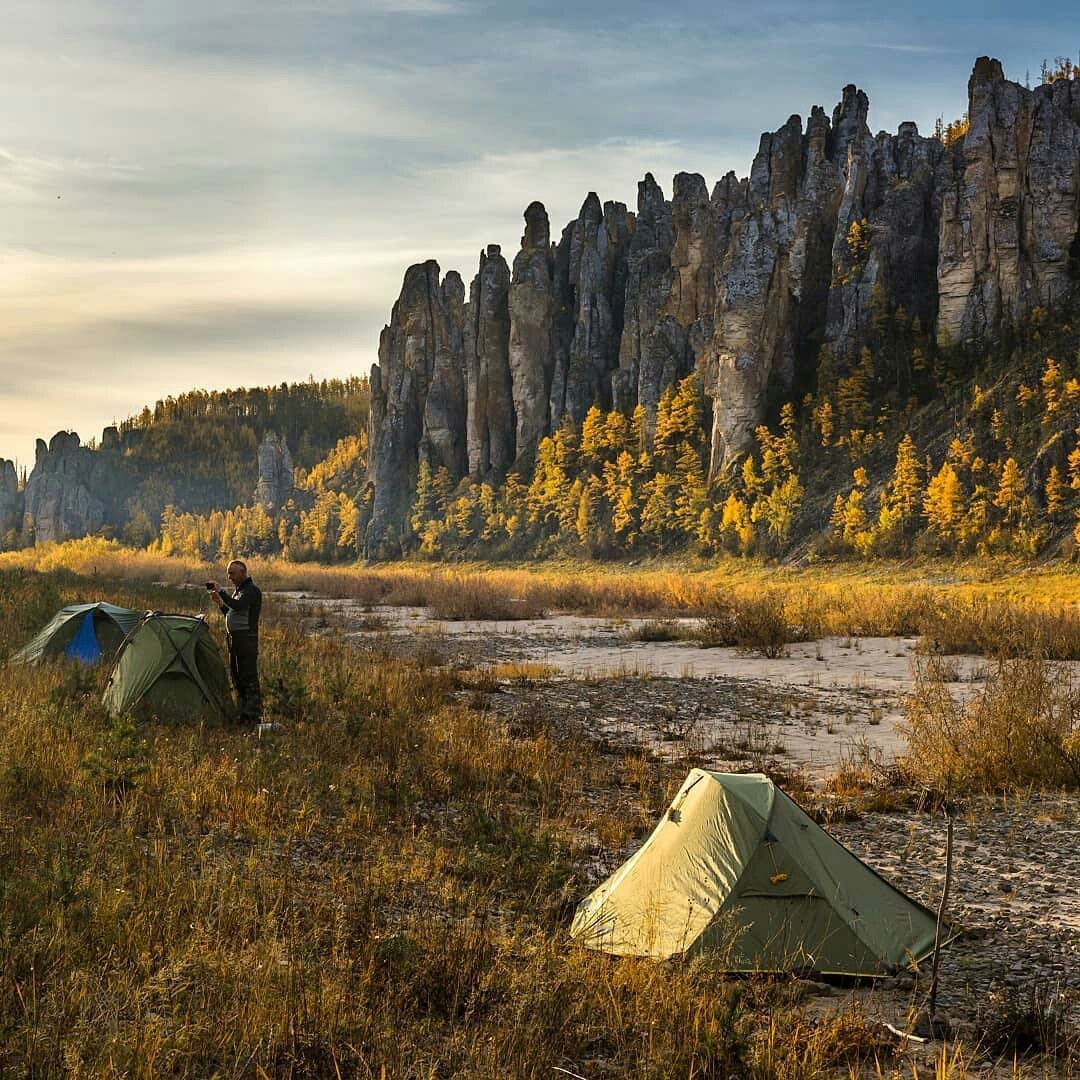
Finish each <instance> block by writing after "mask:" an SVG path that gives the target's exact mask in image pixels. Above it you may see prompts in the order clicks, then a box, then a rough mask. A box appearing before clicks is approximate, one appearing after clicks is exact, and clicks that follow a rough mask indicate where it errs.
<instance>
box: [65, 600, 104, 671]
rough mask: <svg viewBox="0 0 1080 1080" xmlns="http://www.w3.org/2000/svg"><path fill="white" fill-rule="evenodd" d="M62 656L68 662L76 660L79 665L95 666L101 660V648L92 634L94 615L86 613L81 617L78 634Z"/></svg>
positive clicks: (89, 612)
mask: <svg viewBox="0 0 1080 1080" xmlns="http://www.w3.org/2000/svg"><path fill="white" fill-rule="evenodd" d="M64 655H65V656H66V657H67V658H68V659H69V660H78V661H79V663H81V664H96V663H97V662H98V661H99V660H100V659H101V646H100V645H99V644H98V639H97V634H95V633H94V613H93V612H92V611H88V612H87V613H86V614H85V615H84V616H83V617H82V623H81V624H80V625H79V632H78V633H77V634H76V635H75V636H74V637H73V638H72V639H71V641H70V642H69V643H68V647H67V648H66V649H65V650H64Z"/></svg>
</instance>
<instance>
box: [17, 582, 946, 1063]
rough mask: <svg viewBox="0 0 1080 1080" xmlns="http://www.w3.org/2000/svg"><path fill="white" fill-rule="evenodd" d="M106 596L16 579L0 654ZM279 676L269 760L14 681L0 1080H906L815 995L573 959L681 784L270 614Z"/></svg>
mask: <svg viewBox="0 0 1080 1080" xmlns="http://www.w3.org/2000/svg"><path fill="white" fill-rule="evenodd" d="M199 569H200V570H201V569H202V568H199ZM198 576H199V575H198V574H196V577H198ZM86 584H87V583H86V581H85V580H83V579H78V578H75V577H73V576H71V575H70V574H60V573H55V574H47V575H41V574H32V573H25V572H10V571H9V572H0V595H2V597H3V599H4V603H5V611H6V618H5V620H4V622H3V623H0V650H3V651H5V652H6V651H10V649H11V648H12V647H13V646H14V645H15V644H18V643H21V641H22V640H25V638H26V637H28V636H29V635H30V633H32V632H33V630H34V629H36V627H37V625H38V624H39V622H40V619H41V617H42V615H43V614H44V613H48V612H49V611H51V610H52V609H53V608H54V607H55V606H56V605H57V604H59V603H63V602H68V601H70V600H72V599H74V598H75V597H76V596H77V595H80V594H81V593H82V592H83V590H84V589H85V588H86ZM93 586H94V587H95V588H96V589H97V590H99V592H100V593H101V595H103V596H106V597H107V598H109V599H114V600H116V601H118V602H122V603H127V604H129V605H130V606H133V607H136V608H144V607H173V608H174V609H175V608H180V609H183V608H185V607H187V606H189V605H190V603H191V602H192V599H193V597H192V594H191V593H190V592H188V591H180V590H166V589H163V588H160V587H154V586H149V585H145V584H138V583H133V582H131V581H130V580H128V581H112V580H109V579H107V578H104V577H99V578H97V579H95V580H94V582H93ZM196 599H198V600H200V601H201V599H202V598H201V597H198V598H196ZM262 666H263V683H264V690H265V695H266V702H267V710H268V714H269V716H270V717H271V718H273V719H275V720H277V721H278V722H279V723H280V724H281V725H282V727H281V730H280V731H279V732H277V733H275V734H270V735H266V736H264V737H263V738H261V739H260V738H258V737H256V736H255V735H254V734H252V733H248V732H241V731H237V730H234V729H230V728H213V727H186V726H183V725H165V724H161V723H150V724H148V725H146V726H144V727H141V728H135V727H134V726H133V725H131V724H128V723H125V722H115V721H109V720H108V719H107V718H106V717H105V716H104V715H103V713H102V711H101V709H100V707H99V705H98V699H99V694H100V690H101V683H102V680H103V677H104V675H103V673H102V672H101V671H97V672H93V673H90V674H87V673H85V672H82V671H79V670H73V669H70V668H67V667H65V666H63V665H58V666H45V667H41V668H24V667H10V666H3V667H0V703H2V707H0V1074H3V1075H13V1076H54V1075H55V1076H59V1075H68V1074H70V1075H78V1076H87V1077H121V1076H123V1077H154V1076H161V1075H165V1074H167V1075H170V1076H180V1077H205V1076H220V1077H277V1076H327V1077H336V1076H360V1077H370V1078H372V1080H375V1078H382V1077H444V1076H447V1077H449V1076H465V1075H467V1076H470V1077H478V1078H483V1080H488V1078H490V1080H495V1078H500V1080H502V1078H506V1077H526V1078H537V1080H540V1078H545V1080H551V1078H552V1077H553V1076H560V1075H565V1074H567V1073H569V1074H573V1075H578V1076H586V1077H595V1076H607V1075H611V1076H630V1077H638V1078H641V1080H645V1078H658V1077H668V1076H678V1077H694V1078H706V1077H731V1078H735V1077H751V1078H756V1080H812V1078H821V1080H825V1078H827V1077H835V1076H838V1075H844V1076H863V1075H871V1076H873V1075H878V1076H885V1075H896V1076H899V1075H909V1073H910V1066H909V1065H908V1064H906V1063H905V1061H904V1060H903V1059H902V1058H899V1057H895V1056H894V1053H893V1049H894V1046H895V1043H894V1041H893V1040H892V1039H891V1038H889V1037H887V1036H886V1035H885V1033H884V1032H883V1029H882V1028H881V1027H880V1026H879V1025H876V1024H874V1023H873V1022H872V1021H871V1020H870V1019H869V1018H868V1017H867V1016H866V1015H864V1014H863V1013H861V1012H859V1011H858V1010H849V1011H845V1012H843V1013H841V1014H839V1015H834V1016H821V1015H815V1013H814V1012H813V1011H812V1010H811V1009H809V1008H808V1006H807V1005H806V1003H805V1002H804V1001H803V1000H802V997H801V991H800V988H799V986H798V984H792V983H789V982H787V981H785V980H779V981H774V980H755V981H735V980H731V979H729V978H727V977H726V976H724V974H723V972H722V971H721V970H720V967H719V961H718V960H716V959H710V958H709V957H701V958H698V959H696V960H693V961H688V962H684V963H677V964H654V963H651V962H646V961H636V960H615V959H612V958H609V957H604V956H599V955H595V954H590V953H586V952H584V951H582V950H580V949H577V948H576V947H574V946H573V945H572V943H571V942H570V941H569V939H568V936H567V927H568V919H569V915H570V912H571V911H572V907H573V903H574V901H575V900H576V898H578V897H580V896H581V895H582V894H583V893H584V892H585V891H586V890H587V888H588V887H589V886H590V885H591V884H593V878H594V875H595V870H590V869H588V867H590V865H591V864H592V861H593V860H594V859H595V856H596V855H597V853H598V852H601V851H603V852H606V853H607V854H608V856H609V857H610V856H611V855H612V854H613V853H618V852H622V851H625V850H627V849H628V848H630V847H632V846H633V845H634V844H636V843H637V842H638V840H639V839H640V837H641V836H642V834H643V832H644V830H645V829H646V828H647V827H648V826H649V825H650V824H651V822H652V819H653V816H654V815H655V813H656V812H657V811H658V809H659V808H661V807H662V806H663V805H665V803H666V802H667V800H668V799H669V798H670V797H671V794H672V793H673V791H674V790H675V788H676V786H677V784H678V783H679V781H680V780H681V779H682V777H681V775H678V776H677V775H674V774H673V773H672V771H671V769H670V767H668V766H665V765H664V764H662V763H660V762H657V761H653V760H651V759H649V758H648V757H646V756H644V755H641V754H629V755H626V756H622V755H620V754H618V753H613V752H612V751H611V749H610V748H602V747H600V746H598V745H596V744H594V743H592V742H591V741H590V739H589V738H588V735H587V733H586V732H584V731H582V730H579V729H577V728H576V727H574V726H573V724H571V723H569V722H567V720H566V718H560V720H559V722H558V723H554V722H552V720H551V719H550V718H546V717H544V716H541V715H538V716H536V717H534V718H533V722H532V723H530V724H528V725H514V726H511V725H509V724H507V723H505V722H503V721H502V720H500V719H498V718H497V717H496V716H495V715H494V713H489V712H487V711H486V710H484V709H483V708H473V707H468V706H466V705H465V704H463V697H462V693H461V691H462V690H467V689H468V686H467V685H462V684H461V683H460V682H459V681H458V676H456V675H455V674H453V673H451V672H447V671H446V670H441V669H433V668H423V669H422V668H420V667H419V666H417V665H416V664H412V663H409V662H406V661H402V660H398V659H393V658H392V657H388V656H385V655H382V654H380V653H379V652H378V651H374V650H363V649H355V648H350V647H347V646H346V645H344V644H342V643H341V642H340V641H338V640H336V639H334V638H332V637H322V638H312V637H308V636H305V635H303V634H302V633H301V632H300V631H299V630H298V628H297V625H296V624H295V623H294V622H293V621H292V620H291V619H289V618H288V617H287V616H285V615H284V614H283V612H282V611H281V609H280V606H279V605H274V604H270V605H268V608H267V612H266V628H265V631H264V655H263V662H262ZM474 693H475V691H474ZM558 1070H564V1071H565V1072H560V1071H558ZM949 1075H952V1076H955V1077H960V1076H962V1075H963V1073H962V1072H960V1071H958V1070H952V1071H951V1072H950V1074H949Z"/></svg>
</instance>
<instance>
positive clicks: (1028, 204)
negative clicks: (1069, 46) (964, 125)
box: [938, 56, 1080, 341]
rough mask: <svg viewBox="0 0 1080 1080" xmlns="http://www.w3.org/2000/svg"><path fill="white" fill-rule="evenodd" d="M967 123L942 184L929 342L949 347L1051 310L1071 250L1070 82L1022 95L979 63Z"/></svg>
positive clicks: (1075, 201) (1076, 139) (1074, 208)
mask: <svg viewBox="0 0 1080 1080" xmlns="http://www.w3.org/2000/svg"><path fill="white" fill-rule="evenodd" d="M968 121H969V124H970V127H969V129H968V132H967V135H966V136H965V138H964V139H963V140H962V142H960V143H958V144H956V145H955V146H954V152H953V154H952V155H951V160H950V162H949V166H950V167H949V169H948V171H947V175H946V178H945V182H944V191H943V197H944V206H943V210H942V224H941V247H940V258H939V262H938V284H939V290H940V311H939V316H938V334H939V336H940V337H947V338H951V339H952V340H953V341H961V340H969V339H972V338H979V337H993V336H995V335H996V334H997V332H998V330H999V329H1000V326H1001V323H1002V322H1003V321H1006V322H1015V321H1017V320H1018V319H1020V318H1021V317H1022V316H1023V315H1024V314H1025V312H1027V311H1030V310H1031V309H1032V308H1033V307H1036V306H1047V305H1051V304H1053V303H1055V302H1056V301H1057V300H1059V299H1060V298H1061V296H1062V295H1063V293H1064V292H1065V291H1066V290H1067V289H1068V288H1070V287H1071V286H1072V285H1073V284H1074V278H1075V269H1072V270H1071V263H1070V254H1071V253H1072V252H1073V250H1074V248H1078V249H1080V241H1078V239H1077V237H1078V236H1080V82H1076V81H1074V80H1069V79H1061V80H1058V81H1056V82H1052V83H1049V84H1047V85H1044V86H1038V87H1036V88H1035V89H1034V90H1027V89H1025V88H1024V87H1022V86H1020V85H1018V84H1017V83H1014V82H1009V81H1008V80H1006V78H1005V76H1004V73H1003V72H1002V69H1001V64H1000V63H999V62H998V61H997V60H991V59H990V58H988V57H985V56H984V57H980V58H979V60H978V61H977V62H976V64H975V70H974V71H973V72H972V75H971V79H970V81H969V82H968ZM1070 270H1071V272H1070Z"/></svg>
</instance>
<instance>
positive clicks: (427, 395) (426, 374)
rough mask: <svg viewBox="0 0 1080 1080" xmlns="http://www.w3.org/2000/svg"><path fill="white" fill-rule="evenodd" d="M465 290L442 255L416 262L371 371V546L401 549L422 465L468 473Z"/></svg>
mask: <svg viewBox="0 0 1080 1080" xmlns="http://www.w3.org/2000/svg"><path fill="white" fill-rule="evenodd" d="M464 296H465V287H464V285H463V283H462V281H461V277H460V276H459V275H458V274H457V273H455V272H453V271H451V272H449V273H447V275H446V277H445V278H444V279H443V280H442V281H441V282H440V279H439V264H438V263H437V262H435V261H434V260H429V261H428V262H425V263H419V264H417V265H415V266H411V267H409V269H408V270H407V271H406V273H405V281H404V283H403V284H402V287H401V295H400V296H399V297H398V300H397V303H396V304H395V305H394V310H393V312H392V313H391V316H390V323H389V325H387V326H386V327H385V328H384V329H383V332H382V335H381V337H380V339H379V362H378V364H377V365H375V366H374V367H373V368H372V373H371V411H370V415H369V443H370V447H371V449H370V458H369V466H368V480H369V482H370V483H371V484H372V485H373V486H374V500H373V503H372V512H371V520H370V522H369V524H368V528H367V531H366V534H365V541H364V550H365V554H366V555H367V556H368V557H369V558H379V557H388V556H393V555H396V554H399V553H400V551H401V547H402V540H403V530H404V528H405V517H406V513H407V510H408V507H409V501H410V499H411V495H412V492H413V490H414V489H415V484H416V472H417V468H418V465H419V462H420V461H421V460H422V461H425V462H426V463H427V464H428V465H429V466H431V468H432V469H433V470H438V469H439V468H443V467H445V468H446V469H447V470H448V472H449V473H450V476H451V478H452V479H454V480H457V479H459V478H460V477H461V476H463V475H464V473H465V470H466V463H467V459H466V433H465V428H466V400H465V366H464V358H465V340H464V339H465V305H464Z"/></svg>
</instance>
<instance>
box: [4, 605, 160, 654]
mask: <svg viewBox="0 0 1080 1080" xmlns="http://www.w3.org/2000/svg"><path fill="white" fill-rule="evenodd" d="M140 618H141V613H140V612H138V611H132V610H130V609H129V608H123V607H117V605H116V604H108V603H105V602H104V601H100V602H99V603H96V604H69V605H68V606H67V607H65V608H61V609H60V610H59V611H58V612H57V613H56V614H55V615H54V616H53V617H52V619H51V620H50V621H49V623H48V625H47V626H46V627H45V628H44V629H43V630H42V631H41V633H39V634H38V635H37V636H36V637H35V638H34V639H33V641H31V642H30V643H29V644H27V645H25V646H24V647H23V648H22V649H20V650H19V651H18V652H17V653H16V654H15V655H14V656H13V657H12V658H11V663H13V664H37V663H40V662H41V661H42V660H48V659H53V658H56V657H64V656H66V657H68V658H69V659H72V660H78V661H79V662H80V663H83V664H98V663H100V662H101V660H102V657H105V658H107V659H111V658H112V657H113V656H114V655H115V654H116V650H117V649H119V648H120V644H121V642H123V640H124V638H125V637H127V635H128V633H129V632H130V631H131V630H132V629H133V628H134V627H135V625H136V624H137V623H138V621H139V619H140Z"/></svg>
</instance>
